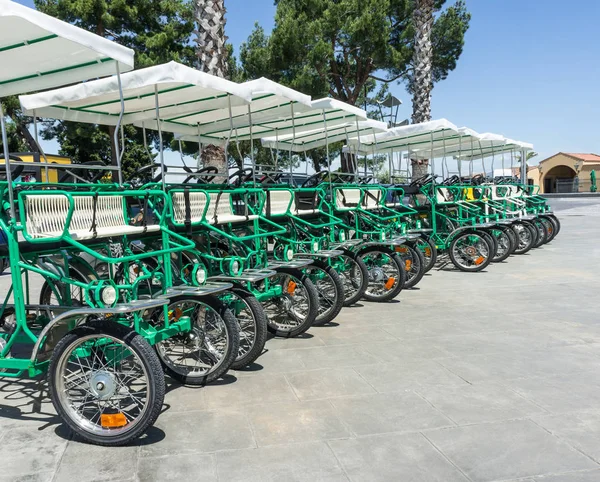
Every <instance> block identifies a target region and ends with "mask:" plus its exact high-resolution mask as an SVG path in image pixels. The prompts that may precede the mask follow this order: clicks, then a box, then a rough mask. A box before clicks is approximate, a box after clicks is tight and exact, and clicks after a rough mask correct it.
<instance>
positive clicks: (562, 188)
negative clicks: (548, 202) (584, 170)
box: [544, 165, 577, 193]
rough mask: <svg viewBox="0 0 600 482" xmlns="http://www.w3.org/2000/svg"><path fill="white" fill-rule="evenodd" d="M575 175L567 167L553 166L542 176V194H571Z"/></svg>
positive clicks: (572, 170) (573, 171)
mask: <svg viewBox="0 0 600 482" xmlns="http://www.w3.org/2000/svg"><path fill="white" fill-rule="evenodd" d="M576 176H577V173H576V172H575V170H574V169H573V168H571V167H569V166H565V165H561V166H555V167H553V168H552V169H550V170H549V171H548V172H547V173H546V174H544V192H545V193H550V192H573V191H574V190H576V188H575V189H574V186H573V183H574V180H575V177H576Z"/></svg>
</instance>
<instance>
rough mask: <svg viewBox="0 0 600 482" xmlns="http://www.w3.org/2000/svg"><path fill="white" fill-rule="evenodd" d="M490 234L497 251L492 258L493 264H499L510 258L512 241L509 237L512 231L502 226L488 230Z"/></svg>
mask: <svg viewBox="0 0 600 482" xmlns="http://www.w3.org/2000/svg"><path fill="white" fill-rule="evenodd" d="M490 232H491V234H492V236H493V237H494V239H495V240H496V243H497V246H498V249H497V250H496V255H495V256H494V257H493V258H492V262H493V263H500V262H502V261H504V260H505V259H506V258H508V257H509V256H510V253H512V250H513V248H514V247H513V241H512V238H511V237H510V234H509V232H510V233H512V230H511V229H510V228H506V227H504V226H497V227H494V228H491V229H490Z"/></svg>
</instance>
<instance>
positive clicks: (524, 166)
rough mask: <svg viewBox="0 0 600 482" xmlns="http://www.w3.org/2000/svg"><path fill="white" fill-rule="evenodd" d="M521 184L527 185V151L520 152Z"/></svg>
mask: <svg viewBox="0 0 600 482" xmlns="http://www.w3.org/2000/svg"><path fill="white" fill-rule="evenodd" d="M521 184H523V185H527V151H526V150H525V149H523V150H522V151H521Z"/></svg>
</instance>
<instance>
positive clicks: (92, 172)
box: [58, 161, 107, 183]
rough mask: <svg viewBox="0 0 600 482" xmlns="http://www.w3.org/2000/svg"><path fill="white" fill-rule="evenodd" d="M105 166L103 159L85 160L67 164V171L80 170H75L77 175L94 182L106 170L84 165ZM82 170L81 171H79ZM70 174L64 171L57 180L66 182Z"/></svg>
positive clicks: (100, 177)
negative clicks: (89, 167)
mask: <svg viewBox="0 0 600 482" xmlns="http://www.w3.org/2000/svg"><path fill="white" fill-rule="evenodd" d="M98 165H100V166H106V163H105V162H103V161H86V162H82V163H80V164H71V165H70V166H69V168H68V169H69V171H75V172H77V171H80V172H77V175H78V176H79V177H81V178H83V179H84V180H85V181H86V182H89V183H94V182H98V181H99V180H100V179H102V177H103V176H104V175H105V174H106V172H107V171H103V170H102V169H86V168H85V166H98ZM81 171H82V172H81ZM70 176H71V174H69V173H68V172H65V173H64V174H63V175H62V176H61V178H60V179H59V180H58V182H67V181H68V180H69V178H70Z"/></svg>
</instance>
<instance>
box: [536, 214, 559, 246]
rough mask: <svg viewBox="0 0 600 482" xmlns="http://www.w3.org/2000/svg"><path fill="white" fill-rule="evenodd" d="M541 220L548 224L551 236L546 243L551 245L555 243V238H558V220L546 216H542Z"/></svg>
mask: <svg viewBox="0 0 600 482" xmlns="http://www.w3.org/2000/svg"><path fill="white" fill-rule="evenodd" d="M540 218H541V219H542V221H544V222H545V223H547V226H546V231H547V232H548V234H549V235H550V238H549V239H548V240H547V241H546V243H550V242H551V241H554V238H556V235H557V234H558V229H559V228H558V223H557V220H556V218H554V217H552V216H547V215H545V214H544V215H542V216H540Z"/></svg>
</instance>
